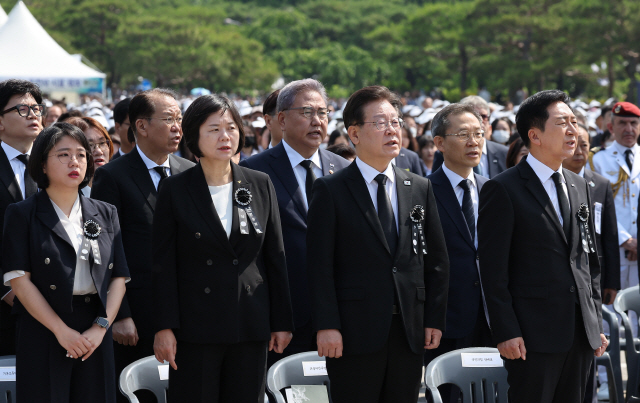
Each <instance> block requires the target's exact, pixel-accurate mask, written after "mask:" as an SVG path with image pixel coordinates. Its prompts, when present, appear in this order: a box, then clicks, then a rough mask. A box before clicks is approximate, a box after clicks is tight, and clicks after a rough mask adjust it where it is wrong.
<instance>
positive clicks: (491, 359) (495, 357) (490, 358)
mask: <svg viewBox="0 0 640 403" xmlns="http://www.w3.org/2000/svg"><path fill="white" fill-rule="evenodd" d="M460 356H461V357H462V366H463V367H471V368H478V367H480V368H487V367H503V366H504V362H503V361H502V358H500V353H461V354H460Z"/></svg>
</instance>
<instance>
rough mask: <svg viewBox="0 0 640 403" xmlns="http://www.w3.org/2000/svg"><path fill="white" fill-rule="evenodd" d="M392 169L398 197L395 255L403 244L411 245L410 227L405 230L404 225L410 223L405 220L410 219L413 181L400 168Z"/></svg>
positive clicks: (399, 251) (401, 248)
mask: <svg viewBox="0 0 640 403" xmlns="http://www.w3.org/2000/svg"><path fill="white" fill-rule="evenodd" d="M393 170H394V171H395V174H396V195H397V197H398V246H397V247H396V255H398V254H399V253H401V251H402V250H403V247H404V245H411V240H410V239H408V237H409V234H411V230H412V229H411V228H409V229H408V230H407V229H405V228H404V227H405V226H407V225H408V226H409V227H411V223H407V220H410V219H408V217H409V213H411V209H412V208H413V202H414V200H413V198H412V197H411V195H412V194H413V192H412V188H413V182H412V181H411V180H410V179H409V175H407V173H406V172H404V171H403V170H402V168H398V167H397V166H394V167H393ZM416 204H418V203H416ZM405 217H406V218H405Z"/></svg>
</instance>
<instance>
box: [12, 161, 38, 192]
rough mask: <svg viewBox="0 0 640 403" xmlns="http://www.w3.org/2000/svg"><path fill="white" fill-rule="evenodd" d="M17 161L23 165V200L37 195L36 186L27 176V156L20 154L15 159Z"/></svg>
mask: <svg viewBox="0 0 640 403" xmlns="http://www.w3.org/2000/svg"><path fill="white" fill-rule="evenodd" d="M16 158H17V159H18V161H20V162H22V163H23V164H24V196H25V197H24V198H25V199H27V198H28V197H29V196H31V195H34V194H36V193H38V185H37V184H36V182H35V181H34V180H33V179H31V176H29V156H28V155H27V154H20V155H18V156H17V157H16Z"/></svg>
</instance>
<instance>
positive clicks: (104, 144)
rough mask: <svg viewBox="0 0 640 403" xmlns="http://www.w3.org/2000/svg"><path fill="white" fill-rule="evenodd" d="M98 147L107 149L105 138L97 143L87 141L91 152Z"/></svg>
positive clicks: (107, 144) (107, 143)
mask: <svg viewBox="0 0 640 403" xmlns="http://www.w3.org/2000/svg"><path fill="white" fill-rule="evenodd" d="M98 147H100V148H101V149H102V150H103V151H109V142H108V141H107V140H105V141H101V142H99V143H91V142H90V143H89V151H91V152H94V151H95V150H96V148H98Z"/></svg>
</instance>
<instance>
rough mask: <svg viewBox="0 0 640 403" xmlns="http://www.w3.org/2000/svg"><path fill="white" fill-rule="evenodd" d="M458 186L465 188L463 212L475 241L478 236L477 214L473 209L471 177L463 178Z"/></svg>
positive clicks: (472, 238)
mask: <svg viewBox="0 0 640 403" xmlns="http://www.w3.org/2000/svg"><path fill="white" fill-rule="evenodd" d="M458 186H460V187H461V188H462V190H464V194H463V195H462V214H463V215H464V219H465V221H466V222H467V226H468V227H469V233H470V234H471V240H472V241H473V240H475V237H476V215H475V213H474V211H473V200H471V181H470V180H469V179H463V180H461V181H460V183H459V184H458Z"/></svg>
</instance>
